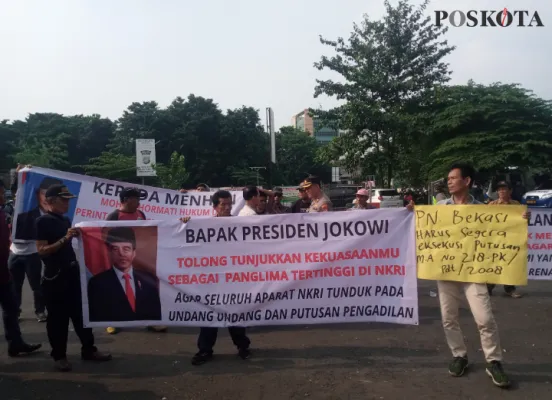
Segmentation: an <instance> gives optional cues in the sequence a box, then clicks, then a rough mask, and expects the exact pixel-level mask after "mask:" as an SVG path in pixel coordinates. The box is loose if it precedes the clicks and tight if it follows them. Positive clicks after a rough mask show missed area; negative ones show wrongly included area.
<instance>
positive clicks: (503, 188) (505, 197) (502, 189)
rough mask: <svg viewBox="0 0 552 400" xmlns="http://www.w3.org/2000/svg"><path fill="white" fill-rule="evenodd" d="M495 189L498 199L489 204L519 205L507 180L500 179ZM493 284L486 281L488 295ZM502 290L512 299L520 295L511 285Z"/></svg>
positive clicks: (491, 291) (491, 293)
mask: <svg viewBox="0 0 552 400" xmlns="http://www.w3.org/2000/svg"><path fill="white" fill-rule="evenodd" d="M496 190H497V192H498V200H494V201H491V202H490V203H489V205H491V206H493V205H494V206H502V205H508V204H510V205H520V203H519V202H518V201H516V200H513V199H512V185H510V183H509V182H506V181H501V182H498V184H497V186H496ZM495 286H496V285H495V284H492V283H488V284H487V289H488V291H489V295H491V296H492V295H493V289H494V288H495ZM504 292H506V294H507V295H508V296H510V297H512V298H514V299H519V298H521V297H522V295H521V294H520V293H518V292H517V291H516V287H515V286H513V285H504Z"/></svg>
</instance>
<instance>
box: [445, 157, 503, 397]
mask: <svg viewBox="0 0 552 400" xmlns="http://www.w3.org/2000/svg"><path fill="white" fill-rule="evenodd" d="M474 177H475V169H474V168H473V167H472V166H471V165H470V164H467V163H456V164H453V165H452V166H451V167H450V169H449V174H448V180H447V183H448V189H449V193H450V195H451V198H450V199H447V200H442V201H440V202H439V203H438V204H439V205H458V204H481V203H480V202H479V201H477V200H476V199H474V197H473V196H472V195H471V194H470V189H471V187H472V185H473V183H474ZM437 286H438V288H439V302H440V305H441V315H442V321H443V327H444V330H445V337H446V339H447V343H448V346H449V348H450V350H451V351H452V354H453V357H454V358H453V360H452V362H451V363H450V365H449V373H450V374H451V375H452V376H455V377H460V376H462V375H464V373H465V371H466V369H467V367H468V356H467V348H466V343H465V341H464V335H463V334H462V330H461V329H460V323H459V317H460V315H459V308H460V304H461V299H462V296H463V295H465V296H466V298H467V300H468V304H469V306H470V310H471V312H472V314H473V317H474V319H475V322H476V324H477V326H478V328H479V335H480V337H481V347H482V349H483V353H484V355H485V359H486V361H487V367H486V373H487V375H489V376H490V377H491V379H492V381H493V383H494V384H495V385H496V386H499V387H504V388H506V387H509V386H510V379H509V378H508V376H507V375H506V373H505V372H504V370H503V367H502V348H501V346H500V338H499V335H498V327H497V325H496V322H495V319H494V316H493V311H492V307H491V299H490V297H489V292H488V291H487V286H486V284H484V283H468V282H453V281H438V282H437Z"/></svg>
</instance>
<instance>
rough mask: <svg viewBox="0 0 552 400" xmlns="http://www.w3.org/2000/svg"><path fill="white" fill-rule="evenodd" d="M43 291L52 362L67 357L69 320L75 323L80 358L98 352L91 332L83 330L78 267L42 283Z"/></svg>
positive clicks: (65, 270)
mask: <svg viewBox="0 0 552 400" xmlns="http://www.w3.org/2000/svg"><path fill="white" fill-rule="evenodd" d="M42 289H43V293H44V299H45V301H46V309H47V310H48V321H47V322H46V331H47V332H48V341H49V342H50V346H51V347H52V352H51V353H50V354H51V356H52V358H53V359H54V360H56V361H57V360H61V359H64V358H66V357H67V338H68V336H69V320H71V321H72V322H73V328H75V333H76V334H77V336H78V337H79V339H80V341H81V345H82V347H81V354H82V355H83V356H86V355H89V354H93V353H94V352H96V351H97V349H96V347H95V346H94V335H93V334H92V329H90V328H84V326H83V317H82V298H81V288H80V279H79V271H78V267H75V266H72V267H67V268H65V269H63V270H62V272H61V273H60V274H59V275H58V277H57V278H55V279H53V280H46V279H45V280H43V282H42Z"/></svg>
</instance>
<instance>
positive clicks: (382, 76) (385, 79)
mask: <svg viewBox="0 0 552 400" xmlns="http://www.w3.org/2000/svg"><path fill="white" fill-rule="evenodd" d="M427 4H428V0H426V1H424V3H422V5H421V6H419V7H414V6H413V5H411V4H410V3H409V1H407V0H401V1H399V2H398V4H397V6H396V7H393V6H392V5H391V4H390V3H389V1H387V0H386V1H385V7H386V15H385V16H384V17H383V19H382V20H380V21H372V20H370V19H369V17H368V16H365V17H364V21H363V22H362V24H361V25H360V26H359V25H356V24H355V25H354V30H353V33H352V34H351V36H350V38H349V39H348V41H345V40H344V39H343V38H338V39H337V40H335V41H333V40H326V39H324V38H321V39H320V41H321V42H322V44H324V45H327V46H329V47H331V48H332V49H333V50H334V51H335V52H336V53H337V54H336V55H334V56H332V57H326V56H323V57H322V58H321V60H320V62H318V63H315V67H316V68H317V69H319V70H326V69H327V70H330V71H333V72H337V73H338V74H339V75H341V78H342V79H340V80H339V81H334V80H317V85H316V88H315V97H317V96H319V95H321V94H325V95H328V96H330V97H335V98H337V99H338V100H345V102H346V103H345V104H344V105H343V106H340V107H338V108H336V109H334V110H331V111H330V112H329V113H322V114H321V117H323V118H324V119H325V120H326V121H334V122H335V123H336V124H337V126H338V127H339V128H340V129H342V130H344V133H343V134H342V135H341V136H340V137H339V138H336V139H335V141H336V143H335V144H334V145H333V146H332V147H330V148H328V149H326V150H324V151H323V152H322V153H321V154H320V156H321V158H324V159H325V161H326V162H334V163H339V164H340V165H342V166H344V167H345V168H347V169H348V170H356V169H358V168H360V169H362V170H363V173H364V174H374V175H377V177H378V178H377V180H378V181H380V182H381V181H382V180H383V181H385V183H386V184H390V182H391V179H392V178H393V177H394V176H395V175H396V174H397V172H400V171H401V170H403V171H404V170H407V169H411V168H412V167H413V165H412V164H417V163H418V161H417V158H416V157H415V155H416V152H413V151H411V150H410V149H412V148H416V147H417V144H418V142H419V140H420V139H419V137H418V135H420V134H423V131H421V129H420V127H419V126H418V125H417V123H418V122H419V121H418V119H417V115H416V112H418V111H419V107H420V104H427V103H428V102H431V97H432V89H433V88H434V87H435V85H438V84H442V83H445V82H447V81H448V80H449V75H450V72H449V70H448V64H447V63H445V62H443V61H442V59H443V57H445V56H446V55H448V54H449V53H450V52H452V51H453V50H454V47H451V46H449V45H448V43H447V41H446V40H441V39H440V37H441V36H442V35H443V34H444V33H445V32H446V30H447V29H446V28H444V27H437V26H435V25H434V24H433V23H432V21H431V18H430V17H429V16H427V17H426V16H424V11H425V9H426V6H427ZM317 113H319V114H320V112H319V111H317Z"/></svg>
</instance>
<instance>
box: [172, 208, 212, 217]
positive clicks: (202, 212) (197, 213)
mask: <svg viewBox="0 0 552 400" xmlns="http://www.w3.org/2000/svg"><path fill="white" fill-rule="evenodd" d="M180 215H181V216H186V217H210V216H213V215H215V210H211V209H209V208H204V209H202V208H181V209H180Z"/></svg>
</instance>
